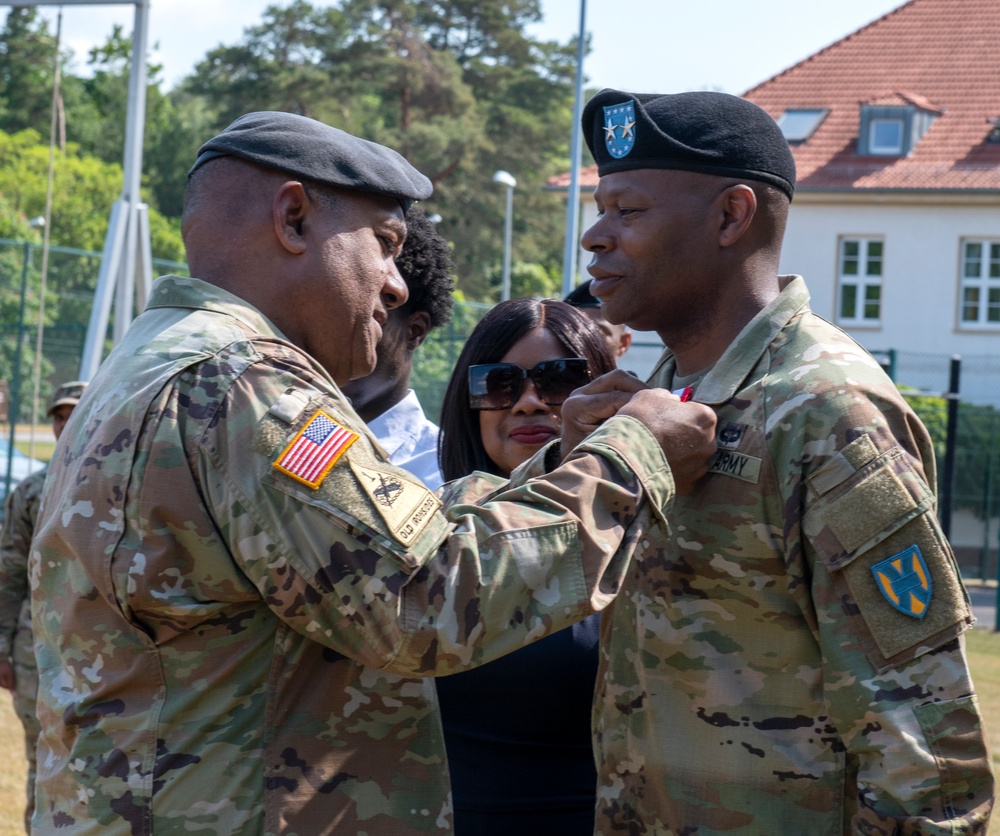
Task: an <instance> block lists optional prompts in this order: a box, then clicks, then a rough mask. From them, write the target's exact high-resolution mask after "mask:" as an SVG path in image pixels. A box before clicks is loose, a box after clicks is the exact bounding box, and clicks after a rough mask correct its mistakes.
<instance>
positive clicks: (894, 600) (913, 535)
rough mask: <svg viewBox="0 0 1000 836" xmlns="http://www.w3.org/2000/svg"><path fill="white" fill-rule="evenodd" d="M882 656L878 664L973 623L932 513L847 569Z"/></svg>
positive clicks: (928, 645)
mask: <svg viewBox="0 0 1000 836" xmlns="http://www.w3.org/2000/svg"><path fill="white" fill-rule="evenodd" d="M844 575H845V578H846V580H847V584H848V586H849V587H850V590H851V595H852V596H853V598H854V600H855V603H856V604H857V607H858V610H859V611H860V613H861V616H862V617H863V618H864V621H865V623H866V624H867V625H868V630H869V631H870V635H871V638H872V639H873V640H874V642H875V645H876V646H877V648H878V654H879V656H881V657H882V658H881V659H872V661H873V662H875V663H876V667H877V668H881V667H884V666H886V665H887V664H890V663H893V662H898V661H899V660H900V658H902V659H907V658H912V657H913V656H916V655H919V653H920V652H922V650H927V649H930V648H933V647H937V646H939V645H940V644H942V643H943V642H944V641H947V640H950V639H951V638H954V636H956V635H958V633H960V632H962V630H963V629H964V628H965V627H966V626H967V625H968V624H969V623H970V622H971V615H972V614H971V612H970V610H969V604H968V600H967V598H966V596H965V591H964V589H963V588H962V583H961V581H960V580H959V577H958V572H957V569H956V567H955V565H954V561H953V559H952V557H951V552H950V550H949V548H948V545H947V542H946V541H945V540H944V538H943V536H942V534H941V531H940V528H939V527H938V525H937V521H936V520H935V519H934V516H933V512H932V511H929V512H926V513H925V514H923V515H921V516H919V517H917V518H916V519H915V520H911V521H910V522H908V523H907V524H906V525H904V526H903V527H902V528H900V529H899V530H898V531H896V532H894V533H893V534H892V535H890V536H889V537H887V538H886V539H885V540H883V541H882V542H881V543H879V544H878V545H877V546H876V547H874V548H872V549H870V550H869V551H867V552H864V553H863V554H861V555H859V556H858V557H857V558H856V559H855V560H854V561H853V562H851V563H850V564H849V565H848V566H847V567H846V568H845V570H844Z"/></svg>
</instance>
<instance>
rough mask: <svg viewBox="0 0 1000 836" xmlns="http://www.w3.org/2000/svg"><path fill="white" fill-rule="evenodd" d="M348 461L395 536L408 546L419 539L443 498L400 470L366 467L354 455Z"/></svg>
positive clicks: (359, 482)
mask: <svg viewBox="0 0 1000 836" xmlns="http://www.w3.org/2000/svg"><path fill="white" fill-rule="evenodd" d="M347 463H348V464H349V465H350V466H351V470H353V471H354V475H355V476H356V477H357V479H358V484H360V485H361V487H362V489H363V490H364V491H365V493H366V494H368V498H369V499H371V501H372V505H373V506H374V507H375V510H377V511H378V512H379V514H381V515H382V519H384V520H385V523H386V525H387V526H388V527H389V531H390V532H391V533H392V536H393V537H395V538H396V539H397V540H398V541H399V542H400V543H402V544H403V545H404V546H409V545H410V544H411V543H412V542H413V541H414V540H416V539H417V536H418V535H419V534H420V532H421V531H423V530H424V528H426V526H427V523H429V522H430V521H431V519H433V517H434V512H435V511H437V510H438V508H440V507H441V502H440V500H439V499H438V498H437V497H436V496H434V494H433V493H431V492H430V491H429V490H428V489H427V487H426V486H425V485H424V484H422V483H420V482H415V481H410V480H409V479H407V478H405V477H403V476H401V475H399V474H398V473H393V472H390V471H387V470H378V469H376V468H374V467H366V466H365V465H362V464H359V463H358V462H356V461H354V460H353V459H348V462H347Z"/></svg>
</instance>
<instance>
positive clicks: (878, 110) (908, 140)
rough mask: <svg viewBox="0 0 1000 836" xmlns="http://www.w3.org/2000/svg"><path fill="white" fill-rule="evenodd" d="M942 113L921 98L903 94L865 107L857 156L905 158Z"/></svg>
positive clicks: (862, 108)
mask: <svg viewBox="0 0 1000 836" xmlns="http://www.w3.org/2000/svg"><path fill="white" fill-rule="evenodd" d="M941 113H942V111H940V110H936V109H935V108H934V106H933V105H931V104H930V103H929V102H926V101H925V100H923V99H922V98H921V97H919V96H911V95H906V94H902V93H897V94H893V95H892V96H890V97H888V98H886V99H883V100H881V101H877V102H870V103H867V104H862V105H861V124H860V130H859V131H858V154H860V155H861V156H871V157H905V156H906V155H907V154H909V153H910V152H911V151H912V150H913V149H914V147H915V146H916V144H917V143H918V142H919V141H920V137H922V136H923V135H924V134H925V133H927V129H928V128H930V126H931V125H933V124H934V120H935V119H937V118H938V116H940V115H941Z"/></svg>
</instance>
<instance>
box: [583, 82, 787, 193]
mask: <svg viewBox="0 0 1000 836" xmlns="http://www.w3.org/2000/svg"><path fill="white" fill-rule="evenodd" d="M583 135H584V137H586V140H587V147H588V148H590V153H591V154H593V155H594V159H595V160H597V169H598V172H599V173H600V174H601V176H602V177H603V176H604V175H605V174H612V173H614V172H616V171H629V170H632V169H637V168H667V169H674V170H679V171H697V172H700V173H702V174H717V175H720V176H722V177H745V178H747V179H750V180H760V181H762V182H764V183H769V184H771V185H772V186H777V187H778V188H779V189H781V190H782V191H783V192H784V193H785V194H787V195H788V198H789V200H791V197H792V193H793V192H794V191H795V160H794V159H793V158H792V152H791V150H790V149H789V148H788V142H787V140H786V139H785V137H784V136H783V135H782V133H781V129H780V128H779V127H778V126H777V124H776V123H775V121H774V120H773V119H772V118H771V117H770V116H768V115H767V113H766V112H765V111H763V110H762V109H761V108H759V107H758V106H757V105H755V104H753V102H748V101H747V100H746V99H741V98H739V97H738V96H730V95H729V94H727V93H711V92H697V93H675V94H671V95H660V94H656V93H623V92H622V91H620V90H611V89H605V90H602V91H601V92H600V93H598V94H597V95H596V96H594V98H592V99H591V100H590V101H589V102H587V106H586V107H585V108H584V110H583Z"/></svg>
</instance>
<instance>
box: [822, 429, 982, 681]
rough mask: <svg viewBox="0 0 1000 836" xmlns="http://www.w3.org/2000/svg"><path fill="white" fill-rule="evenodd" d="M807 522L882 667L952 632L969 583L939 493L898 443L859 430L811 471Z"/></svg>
mask: <svg viewBox="0 0 1000 836" xmlns="http://www.w3.org/2000/svg"><path fill="white" fill-rule="evenodd" d="M807 483H808V499H807V503H808V507H807V511H806V514H805V518H804V519H803V529H804V532H805V534H806V536H807V537H808V539H809V542H810V544H811V546H812V547H813V549H815V552H816V555H817V557H818V558H819V559H820V560H821V561H822V562H823V563H824V564H825V566H826V568H827V570H828V571H829V573H830V577H831V579H832V582H833V584H834V586H835V591H836V595H837V598H838V600H839V601H840V604H841V607H842V608H843V610H844V612H845V613H846V614H847V617H848V618H849V619H851V621H852V622H853V625H852V632H853V633H854V634H855V635H856V637H857V639H858V641H859V642H860V644H861V646H862V648H863V649H864V651H865V654H866V655H867V656H868V658H869V660H870V661H871V663H872V665H873V666H874V667H875V668H876V669H877V670H884V669H887V668H890V667H894V666H896V665H898V664H901V663H904V662H906V661H909V660H910V659H912V658H915V657H917V656H919V655H920V654H922V653H924V652H926V651H927V650H930V649H932V648H935V647H938V646H940V645H941V644H943V643H944V642H946V641H949V640H951V639H953V638H954V637H955V636H956V635H957V634H958V633H960V632H961V631H962V630H963V629H964V628H965V626H966V624H967V623H968V621H969V618H970V613H969V607H968V600H967V598H966V596H965V590H964V588H963V587H962V584H961V581H960V580H959V577H958V572H957V568H956V566H955V563H954V558H953V556H952V553H951V548H950V546H949V545H948V543H947V541H946V540H945V538H944V535H943V533H942V532H941V528H940V526H939V525H938V522H937V517H936V516H935V503H934V495H933V493H932V491H931V490H930V488H929V487H928V486H927V484H926V483H925V482H924V480H923V478H922V476H921V475H920V473H918V472H917V471H916V470H915V469H914V467H913V464H912V463H911V461H910V459H909V457H908V456H907V454H906V453H905V451H903V450H902V449H900V448H899V447H892V448H890V449H888V450H879V449H878V447H877V446H876V443H875V441H874V440H873V439H872V438H871V437H870V436H867V435H864V436H861V437H859V438H857V439H855V441H853V442H852V443H851V444H849V445H848V446H847V447H845V448H844V449H843V450H842V451H840V452H839V453H838V454H836V455H835V456H833V457H831V459H830V460H829V461H828V462H827V463H826V464H824V466H823V467H821V468H820V469H819V470H817V471H816V472H815V473H813V474H811V475H810V477H809V478H808V480H807Z"/></svg>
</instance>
